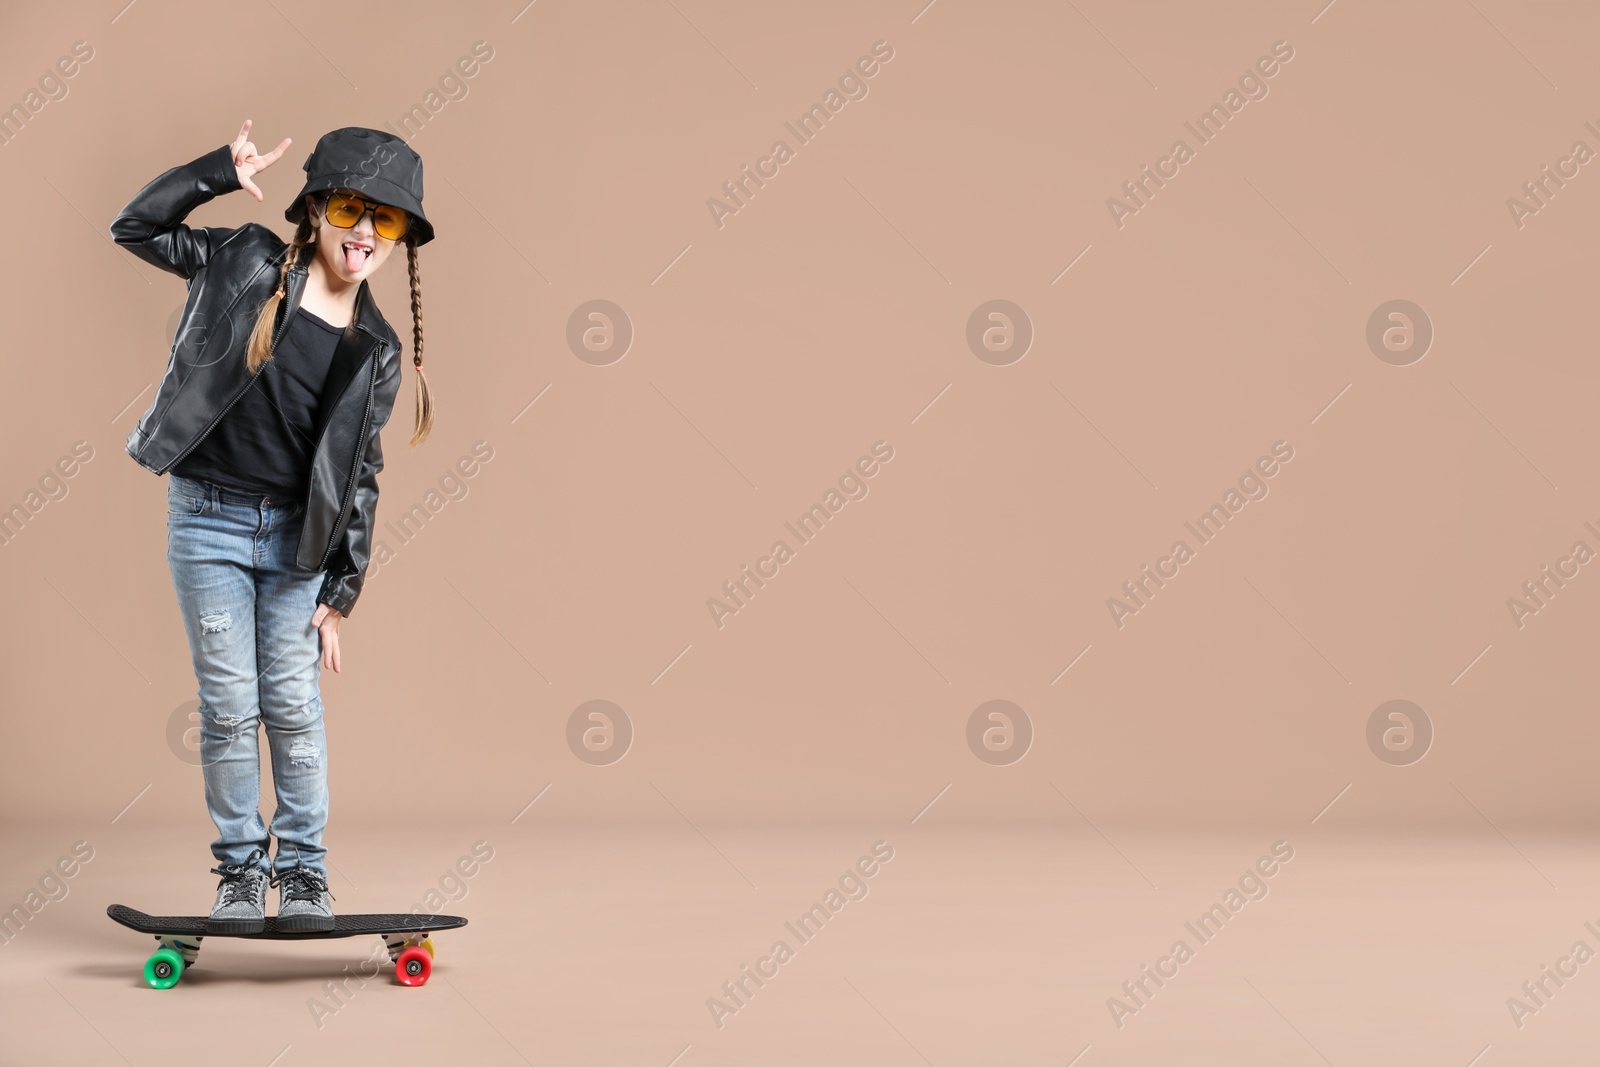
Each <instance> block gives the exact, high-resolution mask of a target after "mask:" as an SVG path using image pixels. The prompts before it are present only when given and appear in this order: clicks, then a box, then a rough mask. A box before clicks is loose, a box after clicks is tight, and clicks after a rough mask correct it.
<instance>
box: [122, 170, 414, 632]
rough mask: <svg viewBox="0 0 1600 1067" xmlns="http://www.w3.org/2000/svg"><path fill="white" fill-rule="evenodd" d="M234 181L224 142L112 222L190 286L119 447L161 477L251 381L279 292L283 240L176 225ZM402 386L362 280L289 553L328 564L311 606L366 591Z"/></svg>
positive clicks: (299, 281)
mask: <svg viewBox="0 0 1600 1067" xmlns="http://www.w3.org/2000/svg"><path fill="white" fill-rule="evenodd" d="M239 188H241V186H240V184H239V175H238V171H237V170H236V169H235V167H234V163H233V152H232V146H230V145H223V146H222V147H221V148H218V149H216V150H215V151H212V152H208V153H206V154H205V155H203V156H201V157H200V158H199V159H196V160H194V161H193V162H191V163H186V164H184V165H183V166H181V167H173V168H172V169H171V170H169V171H167V172H166V173H164V174H162V175H161V176H160V177H158V178H156V179H155V180H154V181H152V182H150V184H148V185H146V186H145V187H144V188H143V189H140V190H139V192H138V194H137V195H136V196H134V198H133V199H132V200H130V201H129V202H128V205H127V207H124V208H123V209H122V212H121V214H119V215H118V216H117V218H116V221H114V222H113V223H112V224H111V236H112V237H113V238H114V239H115V240H116V242H117V243H118V244H119V245H122V246H123V247H124V248H126V249H128V251H130V252H132V253H133V254H134V255H136V256H138V257H139V258H140V259H143V260H145V261H147V262H149V263H153V264H154V265H156V266H157V267H160V268H161V269H163V270H167V271H171V272H172V273H174V274H177V275H180V276H182V277H183V278H185V279H186V280H187V281H188V286H189V298H188V300H187V301H186V302H185V303H184V306H183V317H182V318H181V319H180V321H179V323H178V332H177V335H176V336H175V337H174V339H173V345H172V353H171V356H170V357H169V359H168V362H167V370H166V374H165V375H164V376H163V377H162V379H161V385H160V387H159V388H158V389H157V390H156V395H155V399H154V400H153V401H152V402H151V404H150V407H149V409H148V410H146V411H145V413H144V416H143V417H142V418H140V420H139V425H138V426H136V427H135V428H134V430H133V432H132V433H131V434H129V435H128V441H127V444H126V446H125V447H126V449H127V452H128V454H129V455H130V456H132V457H133V458H134V459H135V460H137V461H138V462H139V464H140V465H141V466H144V467H146V468H147V469H149V470H151V471H154V472H155V473H156V474H166V473H167V472H168V471H170V470H171V469H172V467H173V465H174V464H176V463H177V462H178V461H179V460H180V459H182V458H183V457H184V456H186V455H187V454H188V453H189V452H190V451H191V450H192V449H193V448H194V447H195V446H196V445H197V444H199V443H200V440H201V438H203V437H205V435H206V434H207V433H209V432H210V430H211V428H212V427H213V426H215V425H216V424H217V422H218V420H220V419H221V418H222V416H223V414H224V413H225V412H226V411H227V410H228V408H230V407H232V406H233V402H234V401H235V400H237V399H238V398H239V397H240V395H241V394H243V392H244V390H245V389H246V388H247V387H248V386H249V384H250V382H251V381H252V380H253V377H252V375H251V374H250V372H249V371H247V370H246V369H245V347H246V345H247V343H248V341H249V339H250V331H251V330H252V329H253V328H254V326H255V321H256V315H257V314H258V313H259V312H260V310H261V307H262V305H263V304H264V303H266V300H267V298H268V297H269V296H271V295H272V293H273V291H274V290H275V289H276V288H277V283H278V271H279V269H280V268H281V266H282V264H283V256H284V253H285V251H286V250H287V249H288V242H286V241H284V240H283V239H282V238H280V237H279V236H278V235H277V234H275V233H273V232H272V231H271V230H269V229H267V228H266V227H265V226H261V225H259V224H257V223H253V222H251V223H246V224H245V225H243V226H240V227H238V228H237V229H229V228H227V227H219V226H207V227H202V228H200V229H191V228H190V227H188V226H185V225H184V224H183V219H184V218H185V217H186V216H187V215H188V214H189V212H191V211H193V210H194V209H195V208H196V207H198V206H199V205H201V204H203V203H205V202H206V201H208V200H210V199H212V198H213V197H216V196H218V195H220V194H222V193H227V192H232V191H233V190H235V189H239ZM307 259H308V257H307V256H306V255H302V256H301V265H300V266H297V267H295V268H293V269H291V270H290V271H289V277H288V280H287V282H286V284H285V286H284V294H285V298H284V299H283V300H282V301H280V303H279V307H278V316H277V318H276V320H275V321H274V332H273V335H272V343H273V347H274V348H276V347H277V344H278V341H279V339H280V338H281V337H282V336H283V328H284V325H285V324H286V323H287V322H288V318H289V316H290V315H291V314H293V313H294V310H295V309H296V308H298V307H299V306H300V298H301V295H302V294H303V293H304V292H305V282H306V269H307V268H306V266H305V263H306V261H307ZM262 369H263V370H265V366H264V365H263V368H262ZM258 373H259V372H258ZM399 388H400V340H399V338H398V337H397V336H396V335H395V332H394V330H393V329H392V328H391V327H390V326H389V323H388V322H387V321H386V320H385V319H384V317H383V315H382V314H381V313H380V312H379V311H378V307H377V305H376V304H374V303H373V300H372V294H371V292H370V291H369V290H368V288H367V283H366V282H365V281H363V282H362V283H361V288H360V290H359V291H358V293H357V294H356V306H355V318H354V319H353V320H352V322H351V324H350V325H349V326H348V327H346V328H345V331H344V334H343V336H342V337H341V338H340V339H339V343H338V346H337V347H336V348H335V350H334V354H333V362H332V365H331V367H330V368H329V371H328V380H327V385H326V386H325V387H324V393H323V402H322V405H321V408H320V411H319V413H318V420H317V427H316V434H315V440H316V442H317V446H316V451H315V452H314V454H313V456H312V460H311V481H310V484H309V486H308V488H307V496H306V508H305V521H304V524H303V526H302V527H301V530H300V542H299V547H298V549H297V551H296V556H295V563H296V564H297V565H298V566H300V567H301V568H303V569H305V570H308V571H324V570H325V571H326V572H327V573H326V576H325V577H324V579H323V582H322V589H321V591H320V592H319V593H318V595H317V602H318V603H321V604H328V605H331V606H332V607H334V608H337V609H338V610H339V611H340V612H341V613H342V614H344V615H349V614H350V609H351V608H352V607H353V606H354V605H355V602H356V598H357V597H359V596H360V595H361V584H362V581H363V580H364V578H365V576H366V572H367V561H368V559H369V558H370V557H371V554H372V535H373V528H374V526H373V524H374V519H375V518H376V512H377V506H378V478H377V476H378V472H379V471H380V470H382V469H383V449H382V447H381V446H380V445H379V443H378V431H379V430H381V429H382V428H383V425H384V423H386V422H388V421H389V415H390V413H391V412H392V411H393V409H394V399H395V394H396V393H397V392H398V391H399Z"/></svg>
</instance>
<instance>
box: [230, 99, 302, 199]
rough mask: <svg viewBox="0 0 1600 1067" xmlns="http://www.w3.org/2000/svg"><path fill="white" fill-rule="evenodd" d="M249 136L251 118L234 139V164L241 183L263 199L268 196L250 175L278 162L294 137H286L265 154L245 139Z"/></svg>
mask: <svg viewBox="0 0 1600 1067" xmlns="http://www.w3.org/2000/svg"><path fill="white" fill-rule="evenodd" d="M249 136H250V120H249V119H245V120H244V125H243V126H241V127H240V128H239V136H238V137H236V138H234V141H233V165H234V167H235V168H237V169H238V171H239V185H240V186H241V187H242V188H245V189H248V190H249V191H250V194H251V195H252V196H254V197H255V198H256V200H258V201H261V200H265V199H266V198H265V197H263V196H262V195H261V190H260V189H257V188H256V183H255V182H253V181H251V180H250V176H251V175H252V174H260V173H261V172H262V171H264V170H266V169H267V168H268V167H270V166H272V164H273V163H275V162H277V160H278V157H279V156H281V155H283V150H284V149H286V148H288V147H289V145H290V143H291V141H292V138H289V137H285V138H284V139H283V141H282V142H281V143H280V144H279V145H278V147H277V148H274V149H273V150H272V151H270V152H268V153H267V154H266V155H264V156H263V155H259V154H257V152H256V146H255V145H253V144H251V143H250V142H249V141H247V140H245V138H247V137H249Z"/></svg>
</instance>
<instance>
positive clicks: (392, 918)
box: [106, 904, 467, 989]
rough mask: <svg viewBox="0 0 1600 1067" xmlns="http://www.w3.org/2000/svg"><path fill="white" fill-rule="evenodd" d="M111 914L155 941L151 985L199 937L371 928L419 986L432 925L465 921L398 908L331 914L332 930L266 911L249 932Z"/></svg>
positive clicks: (172, 969) (406, 979) (168, 980)
mask: <svg viewBox="0 0 1600 1067" xmlns="http://www.w3.org/2000/svg"><path fill="white" fill-rule="evenodd" d="M106 914H107V915H109V916H110V917H111V918H112V920H114V921H115V922H118V923H120V924H122V925H123V926H126V927H127V928H128V929H130V930H137V931H139V933H141V934H153V935H154V936H155V939H156V940H157V941H158V942H160V944H161V947H160V948H158V949H156V952H155V955H153V956H151V957H150V958H149V959H148V960H146V961H145V964H144V980H145V981H146V982H148V983H149V984H150V985H151V986H152V987H153V988H156V989H171V988H172V987H173V986H175V985H177V984H178V979H179V978H181V977H182V976H183V972H184V971H186V970H188V969H189V968H190V967H193V966H194V961H195V957H196V956H198V955H199V953H200V942H201V941H202V940H204V939H205V938H207V937H241V938H254V939H257V940H268V941H311V940H321V939H323V938H329V937H356V936H359V935H361V934H377V935H379V936H380V937H382V938H383V940H384V944H385V945H387V946H388V949H389V962H390V963H393V964H394V974H395V977H396V978H397V979H399V980H400V984H401V985H407V986H419V985H422V984H424V983H425V982H427V980H428V976H429V975H430V974H432V973H433V938H431V937H429V936H428V935H429V934H430V933H432V932H434V931H435V930H454V929H456V928H457V927H461V926H465V925H467V920H465V919H463V918H462V917H461V916H459V915H416V914H412V913H410V912H401V913H398V914H389V915H336V916H334V920H333V921H334V926H333V929H332V930H279V929H278V920H277V919H276V918H274V917H272V916H270V915H269V916H268V917H267V920H266V927H265V929H263V930H262V931H261V932H260V933H255V934H228V933H219V932H217V931H215V930H208V929H206V917H205V916H204V915H146V914H145V913H144V912H142V911H139V910H137V909H135V908H130V907H127V906H125V905H122V904H113V905H111V906H110V907H109V908H107V909H106Z"/></svg>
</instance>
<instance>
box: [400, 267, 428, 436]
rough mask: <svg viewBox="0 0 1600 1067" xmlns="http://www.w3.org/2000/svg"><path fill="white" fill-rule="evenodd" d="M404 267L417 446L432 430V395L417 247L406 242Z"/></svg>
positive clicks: (414, 433)
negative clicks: (408, 279) (407, 276)
mask: <svg viewBox="0 0 1600 1067" xmlns="http://www.w3.org/2000/svg"><path fill="white" fill-rule="evenodd" d="M406 266H407V268H408V269H409V271H410V274H411V362H412V363H413V364H414V365H415V366H416V368H417V425H416V429H415V430H414V431H413V432H412V434H411V443H412V444H413V445H419V444H421V443H422V442H424V441H426V440H427V439H428V434H429V433H430V432H431V431H432V430H433V394H432V392H431V391H430V390H429V389H428V376H427V375H426V374H423V373H422V278H421V275H420V274H419V272H418V269H417V245H416V242H415V241H407V242H406Z"/></svg>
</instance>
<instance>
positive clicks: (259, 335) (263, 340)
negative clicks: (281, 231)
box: [245, 218, 311, 374]
mask: <svg viewBox="0 0 1600 1067" xmlns="http://www.w3.org/2000/svg"><path fill="white" fill-rule="evenodd" d="M310 240H311V220H310V219H309V218H307V219H302V220H301V221H300V225H299V227H298V228H296V230H295V231H294V240H292V241H290V242H289V247H288V248H287V249H286V250H285V251H284V254H283V263H282V264H281V265H280V266H279V267H278V288H277V291H276V292H274V293H273V294H272V295H271V296H269V297H267V302H266V303H265V304H263V305H261V312H260V313H259V314H258V315H257V316H256V324H255V328H254V329H252V330H251V331H250V344H249V346H248V348H247V349H246V353H247V354H246V356H245V368H246V369H247V370H249V372H250V373H251V374H254V373H255V372H256V371H257V370H259V369H260V368H261V365H262V364H263V363H265V362H266V361H267V360H269V359H271V358H272V328H273V321H274V320H275V319H276V318H277V312H278V305H279V304H281V303H282V302H283V298H284V285H285V283H286V282H287V281H288V278H289V268H290V267H292V266H294V264H295V263H296V262H298V261H299V258H300V250H301V249H303V248H304V247H305V246H306V244H307V243H308V242H309V241H310Z"/></svg>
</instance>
